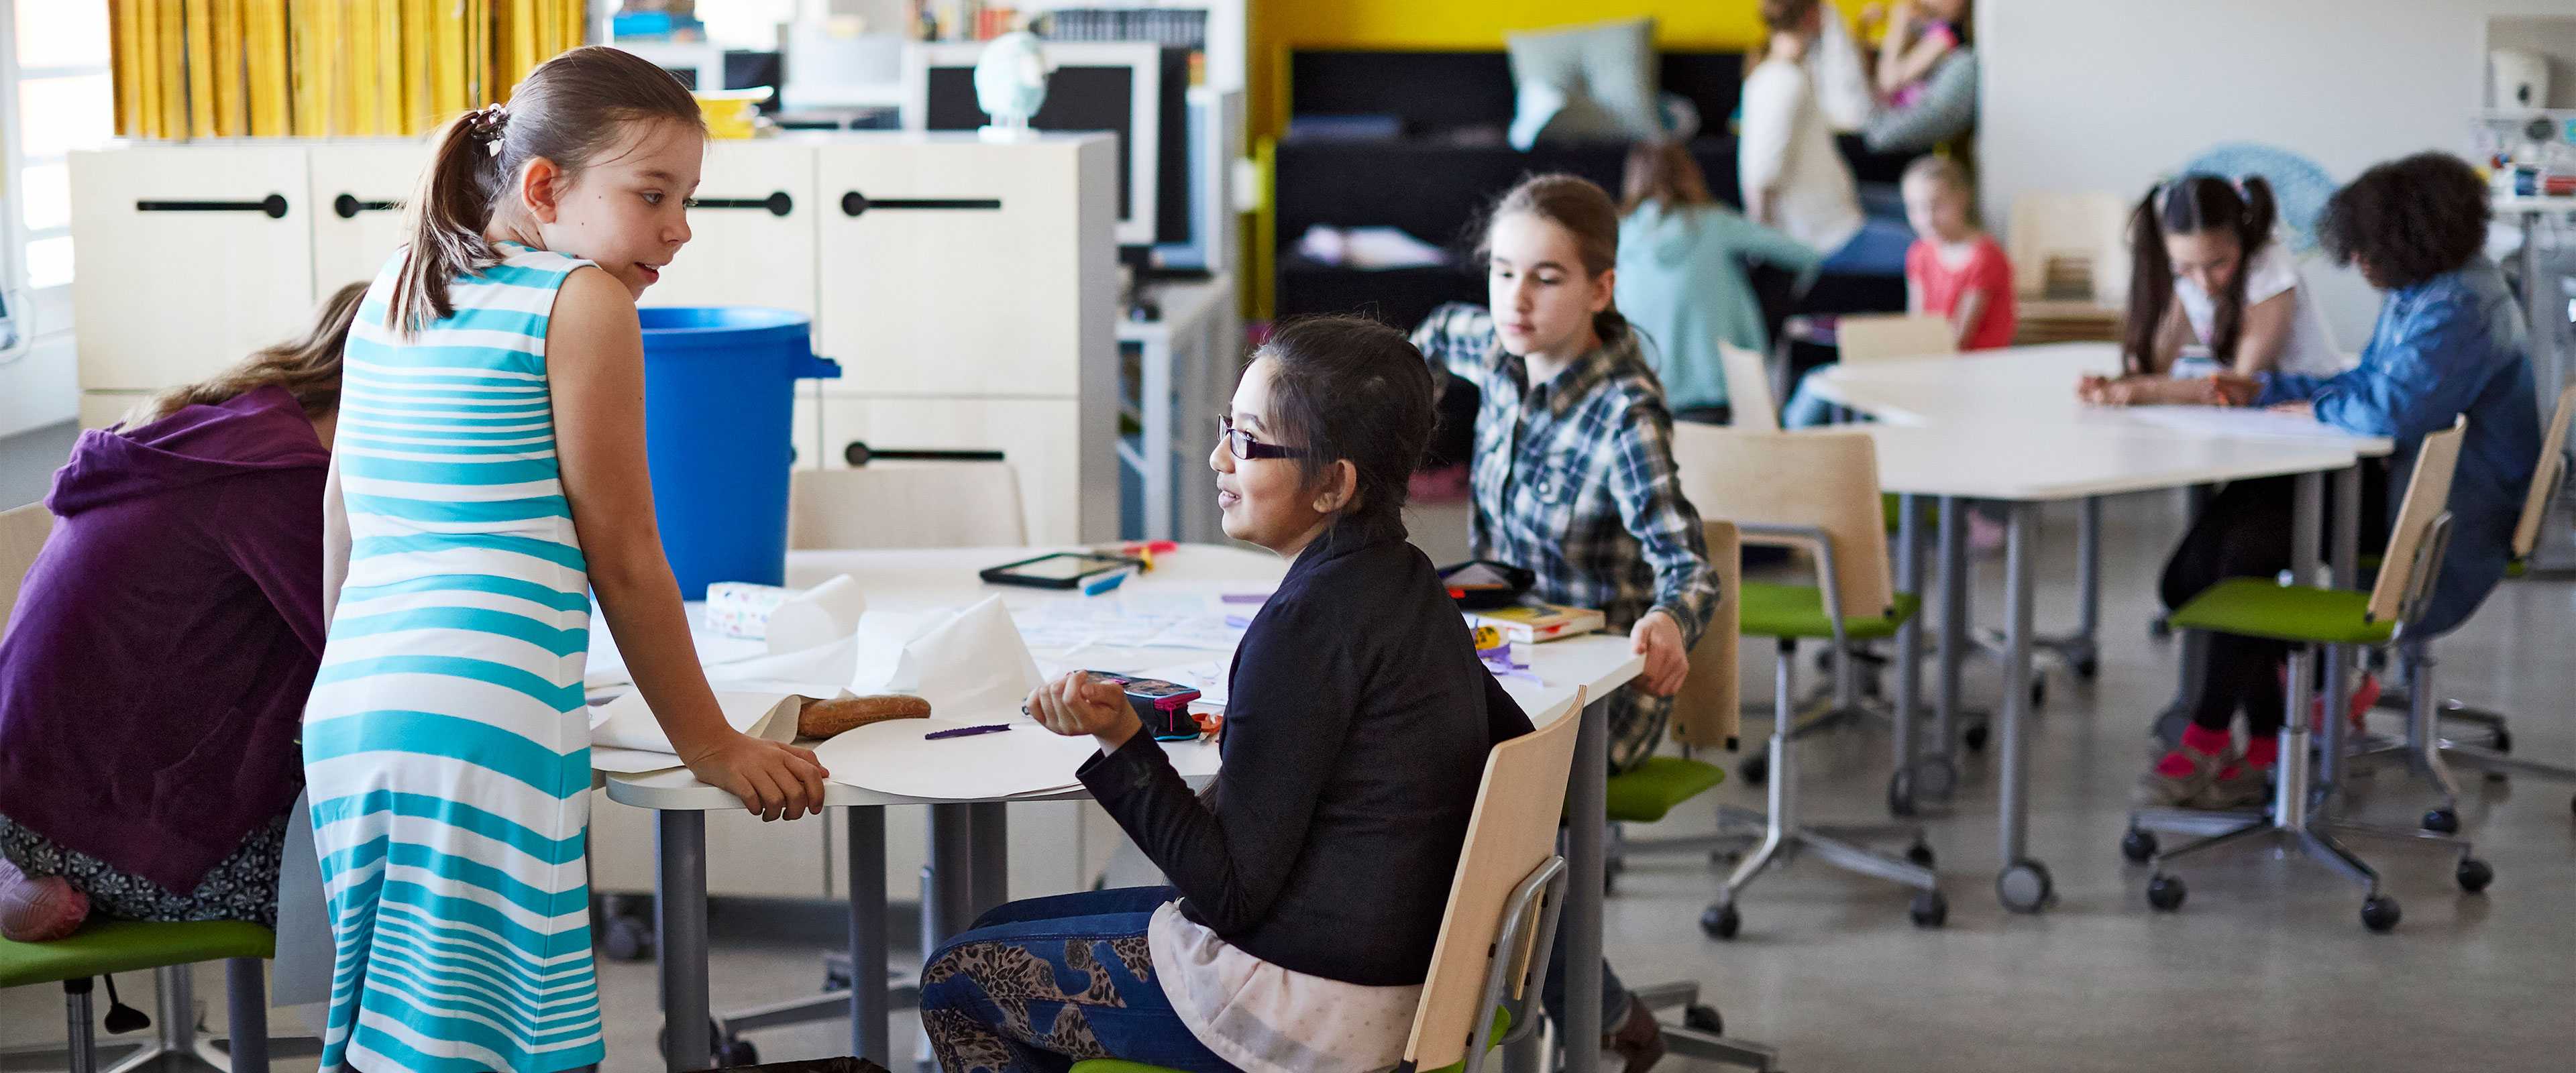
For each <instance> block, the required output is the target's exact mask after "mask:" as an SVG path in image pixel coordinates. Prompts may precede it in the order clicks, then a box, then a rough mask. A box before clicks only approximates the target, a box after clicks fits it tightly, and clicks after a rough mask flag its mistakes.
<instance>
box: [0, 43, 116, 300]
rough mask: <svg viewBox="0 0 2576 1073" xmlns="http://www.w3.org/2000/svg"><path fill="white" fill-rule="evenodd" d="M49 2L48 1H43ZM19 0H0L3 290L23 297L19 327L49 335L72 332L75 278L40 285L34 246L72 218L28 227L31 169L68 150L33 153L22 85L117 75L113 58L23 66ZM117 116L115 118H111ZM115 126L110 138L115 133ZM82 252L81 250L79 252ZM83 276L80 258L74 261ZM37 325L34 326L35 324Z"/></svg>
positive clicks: (64, 158)
mask: <svg viewBox="0 0 2576 1073" xmlns="http://www.w3.org/2000/svg"><path fill="white" fill-rule="evenodd" d="M38 2H43V0H38ZM18 3H19V0H0V118H5V119H6V120H7V122H0V169H5V170H0V206H5V211H0V289H5V290H6V291H7V292H8V293H9V294H10V295H12V296H15V297H16V298H17V299H18V301H17V302H14V303H12V308H11V310H10V313H11V315H12V316H13V317H14V318H15V319H17V321H18V327H19V330H20V331H22V332H27V333H28V334H29V336H30V338H35V339H43V338H47V337H51V336H56V335H63V334H68V333H69V332H70V331H71V329H72V301H71V290H72V284H71V283H70V282H64V283H57V284H52V285H49V286H46V287H42V288H37V287H33V286H31V282H32V281H31V279H30V278H29V276H28V273H29V271H30V265H29V263H28V257H27V250H28V247H30V246H32V245H33V244H35V243H38V242H42V241H45V240H48V239H55V238H68V237H70V235H71V233H72V229H71V225H70V223H69V222H65V223H63V224H59V225H56V226H52V227H45V228H30V227H28V226H27V216H26V213H27V206H26V190H27V171H28V169H30V168H37V167H44V166H46V165H50V164H64V163H68V161H69V159H70V157H69V156H68V154H47V155H44V156H30V155H28V154H27V151H26V145H25V144H24V141H23V138H24V133H23V131H24V126H25V125H24V124H22V123H19V122H17V117H18V107H19V100H20V96H21V94H20V87H21V86H22V85H24V84H25V83H27V82H30V81H36V80H40V79H51V78H79V77H86V76H95V75H107V76H109V77H110V78H111V79H112V78H114V76H115V69H114V64H113V61H112V60H111V61H110V62H108V63H98V64H64V65H53V66H44V67H22V66H20V65H19V63H18V10H17V6H18ZM112 122H113V120H111V123H112ZM114 136H115V134H114V130H113V128H111V129H110V131H109V137H111V138H112V137H114ZM73 255H74V257H78V256H79V254H78V251H77V250H75V251H74V254H73ZM74 265H75V266H74V270H73V274H74V278H75V279H77V278H78V274H79V269H78V263H77V261H75V263H74ZM31 328H32V331H30V330H29V329H31Z"/></svg>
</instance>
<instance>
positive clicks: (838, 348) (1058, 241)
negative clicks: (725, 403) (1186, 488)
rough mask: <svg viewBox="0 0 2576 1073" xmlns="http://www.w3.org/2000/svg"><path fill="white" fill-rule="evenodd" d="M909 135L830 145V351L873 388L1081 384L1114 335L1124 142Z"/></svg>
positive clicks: (950, 391) (969, 389)
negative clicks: (1119, 155)
mask: <svg viewBox="0 0 2576 1073" xmlns="http://www.w3.org/2000/svg"><path fill="white" fill-rule="evenodd" d="M899 137H901V138H903V139H905V140H902V141H894V142H888V143H843V142H837V141H836V142H832V143H829V144H826V145H824V146H823V147H822V148H821V152H820V167H819V169H818V174H819V176H820V180H819V185H820V193H821V195H822V197H823V198H824V200H825V201H826V202H828V207H827V211H826V212H825V213H824V214H823V218H822V224H821V235H822V240H823V245H822V258H821V264H822V270H821V276H820V284H821V296H822V300H823V302H824V303H825V305H826V306H827V307H828V308H830V309H831V310H832V316H831V318H830V320H829V323H828V324H827V325H826V326H825V328H824V331H823V334H822V337H821V338H822V340H823V342H822V346H821V347H820V350H821V351H822V352H823V353H825V354H828V355H830V356H831V357H834V358H838V359H840V361H841V363H842V365H843V367H844V368H845V369H846V370H847V371H846V372H845V374H844V375H845V376H847V377H848V379H849V381H850V382H851V383H853V384H855V385H858V386H859V388H860V389H861V390H864V391H866V392H867V393H869V394H874V395H948V396H959V395H1004V396H1018V397H1029V396H1049V397H1055V398H1073V397H1075V396H1077V395H1082V394H1084V393H1085V392H1084V390H1083V388H1084V385H1083V383H1082V379H1081V377H1082V373H1084V372H1085V371H1086V370H1085V369H1084V367H1083V364H1082V361H1081V360H1080V359H1081V358H1084V357H1088V356H1090V355H1107V354H1109V353H1110V352H1111V351H1110V349H1109V348H1111V347H1113V346H1115V337H1114V332H1115V325H1114V322H1113V321H1111V320H1110V317H1111V316H1113V315H1114V313H1115V307H1116V304H1117V294H1116V290H1115V286H1116V284H1115V280H1114V278H1113V275H1114V271H1115V269H1114V266H1113V264H1112V259H1113V258H1114V256H1115V250H1116V245H1115V242H1114V239H1113V238H1112V237H1111V236H1112V228H1113V226H1114V223H1115V220H1114V215H1115V212H1116V210H1115V207H1114V203H1113V198H1114V192H1115V189H1116V188H1115V183H1116V181H1117V167H1116V164H1117V162H1116V160H1115V159H1113V157H1112V155H1111V153H1112V150H1113V148H1114V143H1113V142H1111V141H1109V140H1107V139H1104V138H1099V137H1087V138H1068V139H1046V140H1040V141H1037V142H1030V143H1022V144H1007V145H994V144H986V143H982V142H978V141H975V140H973V139H972V138H971V137H967V138H957V137H946V138H942V137H939V136H936V135H907V136H899ZM1077 281H1080V282H1081V283H1082V284H1083V285H1075V284H1076V282H1077ZM1095 347H1096V348H1097V349H1095ZM1101 360H1103V361H1107V360H1113V359H1109V358H1106V357H1103V358H1102V359H1101ZM1110 372H1111V375H1112V376H1113V377H1114V375H1115V371H1114V370H1111V371H1110Z"/></svg>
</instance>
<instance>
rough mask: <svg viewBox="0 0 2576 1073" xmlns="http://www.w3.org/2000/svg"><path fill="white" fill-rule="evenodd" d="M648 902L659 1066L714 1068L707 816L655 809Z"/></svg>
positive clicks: (678, 1072)
mask: <svg viewBox="0 0 2576 1073" xmlns="http://www.w3.org/2000/svg"><path fill="white" fill-rule="evenodd" d="M653 815H654V823H655V825H656V830H655V833H654V838H653V850H654V857H655V859H656V861H657V863H658V866H659V868H660V874H659V875H657V876H656V877H655V878H654V884H653V901H654V903H655V907H656V908H657V909H658V910H659V912H660V916H661V919H660V921H659V924H660V935H659V938H658V941H657V942H656V943H655V945H654V950H655V953H656V955H657V957H656V960H657V962H658V965H657V966H656V967H657V969H658V971H659V972H660V973H661V977H662V1033H663V1045H662V1047H663V1055H662V1062H663V1068H665V1069H668V1070H670V1071H671V1073H683V1071H685V1070H693V1069H711V1068H714V1066H715V1040H714V1039H713V1038H712V1036H711V1035H710V1034H709V1031H708V1029H709V1027H710V1025H709V1022H710V1020H711V1019H712V1018H713V1016H714V1015H713V1013H712V1012H711V1010H710V1008H709V1003H708V1000H707V814H706V813H703V812H696V811H691V810H686V809H663V810H660V811H657V812H655V813H654V814H653Z"/></svg>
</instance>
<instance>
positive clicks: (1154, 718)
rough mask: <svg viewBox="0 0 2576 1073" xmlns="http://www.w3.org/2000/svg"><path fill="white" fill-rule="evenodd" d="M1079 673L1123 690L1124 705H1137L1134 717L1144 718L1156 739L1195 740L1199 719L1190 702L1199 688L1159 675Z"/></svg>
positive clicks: (1195, 697) (1197, 734)
mask: <svg viewBox="0 0 2576 1073" xmlns="http://www.w3.org/2000/svg"><path fill="white" fill-rule="evenodd" d="M1082 673H1084V674H1087V675H1090V676H1091V677H1092V678H1093V679H1094V680H1096V681H1102V682H1108V683H1110V684H1112V685H1115V686H1117V687H1119V688H1120V689H1123V690H1125V691H1126V692H1127V706H1128V707H1130V708H1134V709H1136V718H1138V719H1142V720H1144V721H1145V732H1146V733H1149V734H1152V735H1153V736H1154V739H1155V740H1156V741H1194V740H1196V739H1197V738H1198V736H1199V721H1198V720H1197V719H1196V718H1194V717H1192V716H1191V715H1190V702H1191V701H1194V700H1197V699H1199V691H1198V690H1195V689H1192V688H1190V687H1188V686H1185V685H1182V684H1180V683H1178V682H1166V681H1164V680H1162V679H1160V678H1138V677H1136V676H1134V675H1127V674H1111V673H1109V672H1107V671H1084V672H1082Z"/></svg>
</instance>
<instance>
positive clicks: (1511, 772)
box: [1073, 689, 1584, 1073]
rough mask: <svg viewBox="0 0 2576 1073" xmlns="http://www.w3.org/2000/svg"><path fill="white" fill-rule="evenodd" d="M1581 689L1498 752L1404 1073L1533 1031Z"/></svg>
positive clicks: (1457, 1065)
mask: <svg viewBox="0 0 2576 1073" xmlns="http://www.w3.org/2000/svg"><path fill="white" fill-rule="evenodd" d="M1583 699H1584V698H1583V690H1581V689H1577V690H1575V694H1574V697H1573V698H1572V699H1571V700H1569V701H1565V702H1562V703H1559V704H1557V705H1556V706H1554V707H1552V708H1550V709H1548V710H1547V711H1545V712H1541V713H1537V714H1536V715H1533V716H1532V717H1531V723H1532V724H1533V725H1534V726H1535V727H1536V728H1537V729H1535V730H1533V731H1531V732H1530V733H1527V734H1523V735H1521V736H1520V737H1517V738H1513V739H1512V740H1510V741H1506V742H1503V743H1501V744H1499V745H1496V746H1494V747H1493V750H1492V751H1491V752H1489V753H1487V754H1486V757H1485V775H1484V779H1483V781H1482V782H1480V783H1479V784H1478V785H1477V787H1476V806H1475V810H1474V811H1473V812H1471V813H1470V814H1469V815H1468V819H1467V840H1466V843H1465V845H1463V846H1462V847H1460V849H1459V851H1458V870H1457V871H1456V872H1455V873H1452V876H1451V879H1450V881H1449V906H1448V909H1447V910H1446V911H1445V912H1443V913H1442V914H1441V918H1440V936H1439V938H1438V940H1436V941H1435V942H1434V943H1433V945H1432V948H1431V971H1430V973H1429V975H1427V976H1425V977H1424V978H1423V980H1422V999H1421V1001H1420V1003H1419V1004H1417V1005H1416V1006H1415V1007H1414V1011H1413V1033H1412V1036H1411V1038H1410V1039H1409V1040H1407V1041H1406V1043H1405V1046H1404V1061H1403V1063H1402V1064H1401V1065H1399V1066H1398V1067H1397V1068H1398V1069H1400V1070H1402V1071H1403V1073H1415V1071H1417V1070H1439V1071H1441V1073H1451V1071H1457V1073H1479V1071H1480V1070H1482V1069H1483V1068H1484V1064H1485V1057H1486V1052H1487V1051H1488V1050H1490V1049H1491V1048H1493V1047H1500V1046H1504V1045H1507V1044H1510V1043H1515V1042H1518V1041H1520V1040H1522V1039H1525V1038H1527V1037H1529V1036H1530V1035H1531V1034H1532V1033H1534V1032H1536V1031H1537V1030H1538V1024H1539V1021H1540V1020H1541V1018H1538V1017H1535V1016H1532V1015H1531V1014H1532V1012H1533V1011H1532V1010H1531V1009H1530V1007H1531V1005H1532V1004H1533V1002H1534V1000H1536V999H1537V997H1538V991H1539V985H1540V982H1541V981H1543V980H1545V979H1546V978H1547V963H1548V957H1549V955H1550V953H1551V951H1552V948H1553V946H1554V945H1555V939H1556V924H1557V916H1558V914H1559V913H1560V912H1561V911H1562V910H1563V908H1564V905H1565V883H1566V874H1565V859H1564V858H1562V857H1559V856H1557V855H1556V850H1555V844H1556V828H1557V820H1558V817H1559V815H1560V814H1561V813H1562V812H1563V811H1564V808H1565V782H1566V775H1567V774H1568V773H1569V772H1570V771H1572V770H1573V763H1574V735H1575V732H1576V729H1577V728H1578V727H1579V726H1580V725H1581V724H1582V719H1583V716H1582V713H1583ZM1073 1070H1074V1073H1169V1071H1167V1070H1164V1069H1162V1068H1160V1067H1157V1066H1149V1065H1144V1064H1141V1063H1137V1062H1125V1061H1118V1060H1115V1059H1094V1060H1090V1061H1085V1062H1077V1063H1075V1064H1074V1067H1073Z"/></svg>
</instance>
